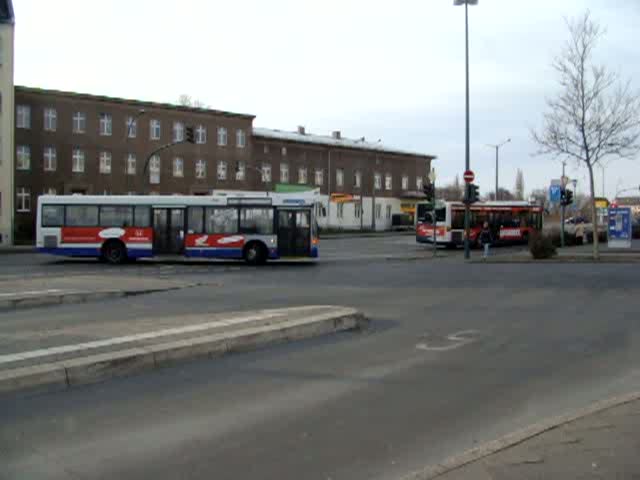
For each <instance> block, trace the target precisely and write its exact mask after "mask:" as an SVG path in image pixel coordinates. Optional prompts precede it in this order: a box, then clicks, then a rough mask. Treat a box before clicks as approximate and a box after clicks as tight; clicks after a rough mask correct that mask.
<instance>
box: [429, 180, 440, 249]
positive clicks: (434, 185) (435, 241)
mask: <svg viewBox="0 0 640 480" xmlns="http://www.w3.org/2000/svg"><path fill="white" fill-rule="evenodd" d="M429 181H431V191H432V192H433V193H432V195H433V196H432V201H433V209H432V215H433V218H432V219H431V222H432V223H433V256H434V257H436V256H437V251H438V243H437V240H436V237H437V231H436V223H437V222H436V171H435V169H434V168H432V169H431V171H430V172H429Z"/></svg>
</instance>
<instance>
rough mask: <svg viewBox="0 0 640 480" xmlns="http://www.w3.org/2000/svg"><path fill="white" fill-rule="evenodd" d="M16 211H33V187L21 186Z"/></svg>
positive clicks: (17, 194) (18, 191)
mask: <svg viewBox="0 0 640 480" xmlns="http://www.w3.org/2000/svg"><path fill="white" fill-rule="evenodd" d="M16 199H17V202H16V211H18V212H30V211H31V189H29V188H27V187H19V188H18V189H17V192H16Z"/></svg>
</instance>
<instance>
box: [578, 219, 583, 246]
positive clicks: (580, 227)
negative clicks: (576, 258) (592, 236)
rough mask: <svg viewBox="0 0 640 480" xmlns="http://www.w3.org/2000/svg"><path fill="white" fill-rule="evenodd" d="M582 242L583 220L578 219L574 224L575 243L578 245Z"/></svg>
mask: <svg viewBox="0 0 640 480" xmlns="http://www.w3.org/2000/svg"><path fill="white" fill-rule="evenodd" d="M583 243H584V221H583V220H580V222H579V223H578V224H577V225H576V245H578V246H580V245H582V244H583Z"/></svg>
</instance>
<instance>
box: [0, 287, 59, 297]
mask: <svg viewBox="0 0 640 480" xmlns="http://www.w3.org/2000/svg"><path fill="white" fill-rule="evenodd" d="M60 292H64V290H60V289H58V288H49V289H47V290H27V291H24V292H11V293H0V297H18V296H22V295H40V294H45V295H49V294H51V293H60Z"/></svg>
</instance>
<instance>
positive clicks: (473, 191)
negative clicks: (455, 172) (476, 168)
mask: <svg viewBox="0 0 640 480" xmlns="http://www.w3.org/2000/svg"><path fill="white" fill-rule="evenodd" d="M478 200H480V192H479V189H478V186H477V185H476V184H474V183H467V186H466V190H465V194H464V202H465V203H476V202H477V201H478Z"/></svg>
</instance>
